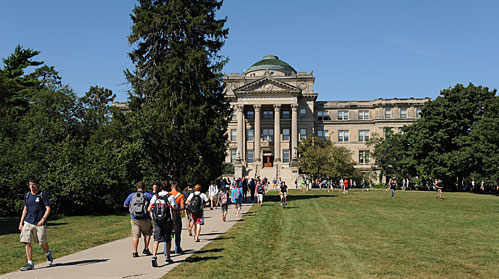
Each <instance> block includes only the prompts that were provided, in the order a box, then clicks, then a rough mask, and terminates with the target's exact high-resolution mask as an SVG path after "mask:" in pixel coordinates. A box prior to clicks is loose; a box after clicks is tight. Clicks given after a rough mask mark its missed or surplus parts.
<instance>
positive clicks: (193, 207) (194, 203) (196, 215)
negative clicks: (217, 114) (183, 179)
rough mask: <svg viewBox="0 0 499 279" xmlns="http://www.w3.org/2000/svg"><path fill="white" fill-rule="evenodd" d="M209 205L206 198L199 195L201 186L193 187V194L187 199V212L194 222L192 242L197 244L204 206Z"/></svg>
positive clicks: (202, 221) (202, 194)
mask: <svg viewBox="0 0 499 279" xmlns="http://www.w3.org/2000/svg"><path fill="white" fill-rule="evenodd" d="M208 204H209V199H208V197H207V196H206V195H205V194H204V193H201V185H200V184H196V186H194V193H192V194H190V195H189V197H187V206H188V210H189V211H190V212H191V214H192V221H193V222H194V241H195V242H199V235H200V234H201V226H202V225H204V216H203V215H204V206H205V205H206V206H207V205H208Z"/></svg>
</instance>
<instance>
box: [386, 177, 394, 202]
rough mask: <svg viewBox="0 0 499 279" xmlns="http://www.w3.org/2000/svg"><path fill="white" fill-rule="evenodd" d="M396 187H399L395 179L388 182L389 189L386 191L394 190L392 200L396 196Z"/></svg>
mask: <svg viewBox="0 0 499 279" xmlns="http://www.w3.org/2000/svg"><path fill="white" fill-rule="evenodd" d="M396 186H397V182H396V181H395V179H394V178H390V180H388V188H387V189H386V191H388V190H392V199H393V196H395V187H396Z"/></svg>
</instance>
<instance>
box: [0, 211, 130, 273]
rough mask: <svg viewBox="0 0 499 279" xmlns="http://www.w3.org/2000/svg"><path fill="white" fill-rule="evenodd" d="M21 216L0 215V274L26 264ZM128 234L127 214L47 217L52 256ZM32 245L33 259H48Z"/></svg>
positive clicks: (96, 244)
mask: <svg viewBox="0 0 499 279" xmlns="http://www.w3.org/2000/svg"><path fill="white" fill-rule="evenodd" d="M19 218H20V217H5V218H0V225H1V226H0V227H1V229H0V245H1V247H2V249H1V250H0V275H2V274H6V273H9V272H12V271H18V270H19V267H21V266H24V265H25V264H26V261H27V260H26V252H25V249H24V244H22V243H20V242H19V235H20V232H19V230H18V228H17V227H18V225H19ZM128 236H130V216H129V215H128V214H123V215H107V216H71V217H62V218H59V219H56V220H49V225H48V228H47V241H48V244H49V247H50V249H51V250H52V251H53V256H54V259H56V260H57V258H60V257H63V256H66V255H69V254H73V253H76V252H79V251H82V250H86V249H88V248H91V247H95V246H98V245H101V244H105V243H108V242H111V241H114V240H118V239H122V238H126V237H128ZM32 245H33V262H34V263H35V266H36V264H37V263H41V262H45V261H46V260H47V259H46V257H45V253H44V252H43V249H42V248H41V247H39V245H38V244H34V243H32Z"/></svg>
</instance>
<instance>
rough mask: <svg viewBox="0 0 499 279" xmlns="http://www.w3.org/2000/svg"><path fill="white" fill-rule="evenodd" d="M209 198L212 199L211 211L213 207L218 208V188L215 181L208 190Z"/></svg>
mask: <svg viewBox="0 0 499 279" xmlns="http://www.w3.org/2000/svg"><path fill="white" fill-rule="evenodd" d="M208 196H209V197H210V209H211V210H213V205H215V208H218V187H217V185H216V184H215V182H214V181H213V180H212V181H211V182H210V187H209V188H208Z"/></svg>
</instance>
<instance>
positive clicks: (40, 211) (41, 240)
mask: <svg viewBox="0 0 499 279" xmlns="http://www.w3.org/2000/svg"><path fill="white" fill-rule="evenodd" d="M38 186H39V184H38V179H37V178H34V177H32V178H30V179H29V189H30V191H29V192H28V193H26V194H25V195H24V209H23V213H22V215H21V221H20V222H19V230H20V231H21V240H20V242H22V243H24V246H25V249H26V258H27V259H28V264H27V265H25V266H23V267H21V268H20V270H21V271H27V270H32V269H35V265H34V264H33V259H32V255H33V247H32V246H31V240H33V241H34V242H35V243H37V244H39V245H40V246H41V247H42V248H43V250H44V251H45V256H46V257H47V263H48V264H49V265H52V263H53V261H54V258H53V257H52V251H50V250H49V245H48V243H47V218H48V217H49V215H50V211H51V208H50V199H49V197H48V195H47V194H46V193H45V192H41V191H39V189H38ZM32 238H33V239H32Z"/></svg>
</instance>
